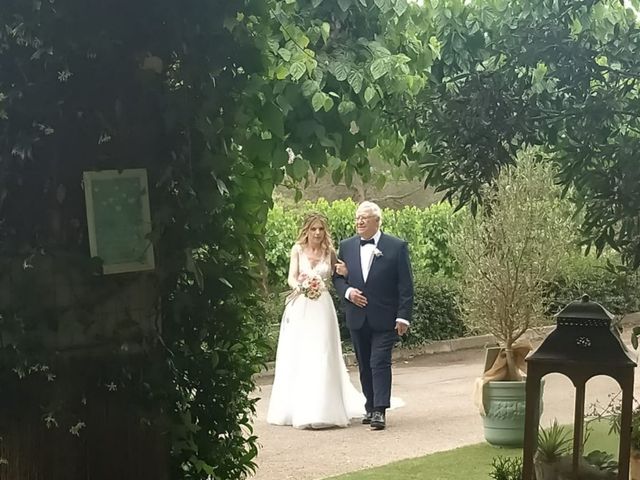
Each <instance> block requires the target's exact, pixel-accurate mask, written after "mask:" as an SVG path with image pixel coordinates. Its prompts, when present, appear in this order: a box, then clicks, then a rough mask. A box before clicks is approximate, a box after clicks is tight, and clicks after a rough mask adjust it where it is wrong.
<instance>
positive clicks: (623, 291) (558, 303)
mask: <svg viewBox="0 0 640 480" xmlns="http://www.w3.org/2000/svg"><path fill="white" fill-rule="evenodd" d="M618 261H619V257H618V254H616V253H615V252H609V253H606V254H604V255H603V256H602V257H600V258H597V257H595V256H594V255H587V256H585V255H583V254H581V253H580V252H576V253H575V254H574V255H569V256H567V257H566V258H565V259H564V261H563V262H562V264H561V266H560V268H559V271H558V274H557V275H556V277H555V278H554V280H553V281H552V282H550V283H549V285H548V286H547V291H546V294H545V296H546V298H547V304H548V310H549V312H550V313H556V312H557V311H559V310H560V309H561V308H562V307H564V306H565V305H566V304H567V303H569V302H571V301H573V300H576V299H577V298H579V297H580V296H581V295H582V294H584V293H586V294H588V295H589V296H590V297H591V299H592V300H593V301H596V302H598V303H601V304H602V305H603V306H604V307H605V308H606V309H607V310H609V311H610V312H612V313H615V314H624V313H629V312H635V311H637V310H638V309H639V307H640V298H639V297H638V287H639V282H638V274H637V273H634V274H627V273H625V272H624V271H620V272H614V271H613V269H611V268H608V267H607V263H608V262H610V263H612V264H617V263H618Z"/></svg>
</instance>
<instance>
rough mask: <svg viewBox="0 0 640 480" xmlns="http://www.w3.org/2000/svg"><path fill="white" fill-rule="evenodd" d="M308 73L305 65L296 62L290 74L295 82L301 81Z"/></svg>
mask: <svg viewBox="0 0 640 480" xmlns="http://www.w3.org/2000/svg"><path fill="white" fill-rule="evenodd" d="M306 71H307V68H306V67H305V66H304V63H302V62H295V63H293V64H292V65H291V67H290V68H289V73H290V74H291V78H292V79H293V80H294V81H298V80H300V79H301V78H302V76H303V75H304V73H305V72H306Z"/></svg>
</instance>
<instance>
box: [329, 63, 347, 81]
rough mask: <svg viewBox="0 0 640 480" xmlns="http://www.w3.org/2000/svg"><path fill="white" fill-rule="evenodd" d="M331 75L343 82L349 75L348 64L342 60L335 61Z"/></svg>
mask: <svg viewBox="0 0 640 480" xmlns="http://www.w3.org/2000/svg"><path fill="white" fill-rule="evenodd" d="M333 75H334V76H335V77H336V80H338V81H339V82H344V81H345V80H346V79H347V77H348V75H349V66H348V65H347V64H346V63H343V62H340V61H338V62H335V64H334V65H333Z"/></svg>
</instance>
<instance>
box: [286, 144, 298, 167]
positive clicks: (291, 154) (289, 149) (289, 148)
mask: <svg viewBox="0 0 640 480" xmlns="http://www.w3.org/2000/svg"><path fill="white" fill-rule="evenodd" d="M286 152H287V155H288V156H289V161H288V163H289V165H291V164H292V163H293V162H294V161H295V159H296V154H295V153H293V150H292V149H291V147H287V150H286Z"/></svg>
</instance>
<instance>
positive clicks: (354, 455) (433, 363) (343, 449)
mask: <svg viewBox="0 0 640 480" xmlns="http://www.w3.org/2000/svg"><path fill="white" fill-rule="evenodd" d="M483 364H484V351H483V350H482V349H477V350H463V351H459V352H451V353H443V354H435V355H428V356H423V357H418V358H414V359H412V360H409V361H403V362H400V363H398V364H396V365H395V366H394V383H393V395H394V396H398V397H400V398H402V399H403V400H404V401H405V403H406V405H405V406H403V407H402V408H399V409H397V410H393V411H390V412H388V414H387V424H388V426H387V429H386V430H384V431H371V430H369V429H368V427H366V426H364V425H361V424H360V423H355V422H354V424H352V425H351V426H350V427H348V428H336V429H330V430H320V431H313V430H296V429H294V428H291V427H281V426H273V425H268V424H267V423H266V421H265V418H266V413H267V407H268V401H269V395H270V393H271V383H270V382H271V380H272V378H270V377H264V378H262V379H261V380H260V381H259V383H260V385H259V389H258V391H256V395H257V396H259V397H261V399H260V401H259V402H258V409H257V418H256V420H255V423H254V425H255V433H256V435H258V437H259V439H260V444H261V446H262V448H261V450H260V454H259V456H258V466H259V469H258V472H257V473H256V475H255V476H254V477H253V478H254V479H255V480H285V479H295V480H313V479H324V478H326V477H329V476H333V475H338V474H341V473H346V472H352V471H356V470H361V469H364V468H368V467H373V466H379V465H385V464H387V463H390V462H393V461H396V460H401V459H406V458H413V457H418V456H422V455H425V454H428V453H433V452H438V451H443V450H450V449H453V448H456V447H460V446H463V445H469V444H474V443H479V442H482V441H484V438H483V433H482V420H481V418H480V416H479V414H478V410H477V409H476V407H475V406H474V404H473V398H472V392H473V384H474V380H475V378H476V377H477V376H478V374H479V373H480V372H481V371H482V366H483ZM351 376H352V379H353V382H354V384H355V385H358V386H359V384H358V380H357V376H356V375H355V371H354V370H353V369H351ZM635 384H636V389H635V390H636V392H635V394H636V396H638V394H639V393H640V388H639V385H640V378H639V376H638V371H637V370H636V383H635ZM618 390H619V388H618V386H617V383H615V381H614V380H613V379H610V378H607V377H596V378H594V379H592V380H591V381H590V382H589V383H588V384H587V393H586V394H587V400H586V402H585V403H586V405H587V407H588V406H589V405H590V404H592V403H593V402H594V401H596V400H599V401H600V402H605V403H606V402H607V401H608V396H609V395H610V394H612V393H615V392H617V391H618ZM573 398H574V389H573V386H572V384H571V382H570V381H569V380H568V379H567V378H565V377H563V376H561V375H557V374H552V375H550V376H548V377H547V378H546V379H545V393H544V397H543V401H544V413H543V417H542V420H541V425H547V424H549V423H550V422H551V421H552V420H553V419H554V418H557V419H558V420H559V421H561V422H565V423H570V422H572V418H573V405H574V400H573ZM498 454H499V449H496V455H498Z"/></svg>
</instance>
